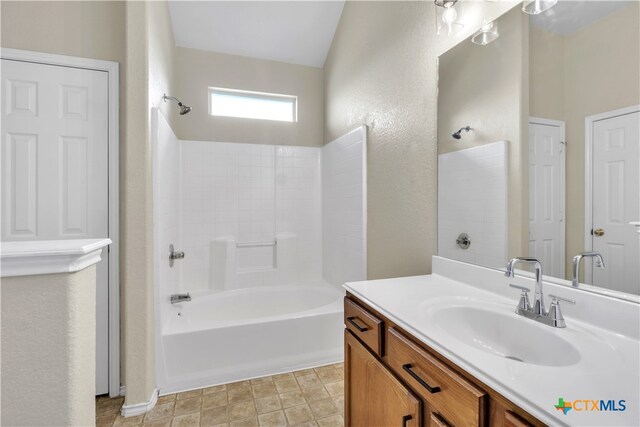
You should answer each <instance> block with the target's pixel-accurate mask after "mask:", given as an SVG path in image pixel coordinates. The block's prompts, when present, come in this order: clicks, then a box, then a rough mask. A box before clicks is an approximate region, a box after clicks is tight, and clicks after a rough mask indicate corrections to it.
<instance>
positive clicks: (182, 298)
mask: <svg viewBox="0 0 640 427" xmlns="http://www.w3.org/2000/svg"><path fill="white" fill-rule="evenodd" d="M189 301H191V295H189V292H187V293H186V294H173V295H171V304H177V303H179V302H189Z"/></svg>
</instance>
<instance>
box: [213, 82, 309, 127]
mask: <svg viewBox="0 0 640 427" xmlns="http://www.w3.org/2000/svg"><path fill="white" fill-rule="evenodd" d="M209 114H211V115H212V116H224V117H242V118H246V119H262V120H277V121H281V122H297V121H298V97H297V96H291V95H280V94H276V93H262V92H249V91H244V90H234V89H222V88H217V87H212V88H209Z"/></svg>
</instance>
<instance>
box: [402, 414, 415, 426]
mask: <svg viewBox="0 0 640 427" xmlns="http://www.w3.org/2000/svg"><path fill="white" fill-rule="evenodd" d="M412 419H413V417H412V416H411V415H405V416H404V417H402V427H407V423H408V422H409V421H411V420H412Z"/></svg>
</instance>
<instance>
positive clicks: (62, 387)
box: [1, 266, 96, 426]
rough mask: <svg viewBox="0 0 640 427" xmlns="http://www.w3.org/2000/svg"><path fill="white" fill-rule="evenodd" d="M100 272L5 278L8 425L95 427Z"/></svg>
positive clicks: (4, 372)
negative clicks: (97, 316)
mask: <svg viewBox="0 0 640 427" xmlns="http://www.w3.org/2000/svg"><path fill="white" fill-rule="evenodd" d="M95 282H96V268H95V266H91V267H88V268H86V269H84V270H82V271H79V272H77V273H71V274H45V275H40V276H21V277H5V278H3V279H2V310H1V311H2V319H1V320H2V322H1V323H2V345H1V346H2V421H1V423H2V425H11V426H18V425H24V426H52V425H60V426H63V425H68V426H72V425H93V424H94V423H95V399H94V394H95V389H96V382H95V378H96V376H95V369H96V364H95V348H96V347H95V345H96V344H95V343H96V341H95V339H96V310H95V300H96V286H95Z"/></svg>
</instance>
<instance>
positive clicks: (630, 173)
mask: <svg viewBox="0 0 640 427" xmlns="http://www.w3.org/2000/svg"><path fill="white" fill-rule="evenodd" d="M639 131H640V112H635V113H631V114H625V115H622V116H618V117H612V118H608V119H605V120H599V121H596V122H595V123H594V124H593V171H592V174H593V195H592V201H593V202H592V206H593V208H592V209H593V224H592V230H594V231H595V230H597V231H598V232H597V233H594V234H593V235H592V245H593V246H592V247H593V250H594V251H597V252H600V253H601V254H602V257H603V258H604V262H605V268H593V266H592V267H591V268H592V274H593V276H592V277H593V284H594V285H596V286H603V287H606V288H609V289H614V290H618V291H623V292H630V293H634V294H638V293H640V242H639V240H638V234H637V232H636V229H635V227H634V226H633V225H630V224H629V222H631V221H638V218H640V148H639V143H638V140H639V139H640V136H639ZM600 230H602V232H603V233H604V234H602V235H599V234H601V233H600ZM592 232H593V231H592Z"/></svg>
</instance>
